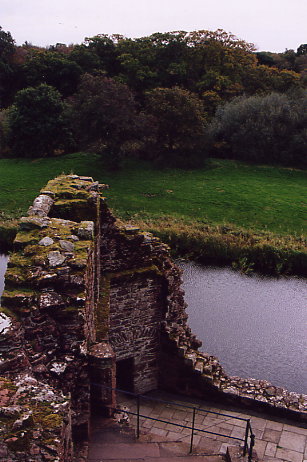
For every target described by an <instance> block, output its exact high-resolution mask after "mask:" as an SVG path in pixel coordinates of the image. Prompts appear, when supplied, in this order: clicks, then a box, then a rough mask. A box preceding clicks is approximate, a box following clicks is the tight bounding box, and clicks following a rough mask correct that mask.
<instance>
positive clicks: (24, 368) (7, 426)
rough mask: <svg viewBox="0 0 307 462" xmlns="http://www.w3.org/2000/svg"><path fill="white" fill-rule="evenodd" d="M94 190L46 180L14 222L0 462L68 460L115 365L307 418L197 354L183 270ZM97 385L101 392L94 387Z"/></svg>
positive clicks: (141, 385) (297, 402)
mask: <svg viewBox="0 0 307 462" xmlns="http://www.w3.org/2000/svg"><path fill="white" fill-rule="evenodd" d="M103 188H104V186H103V185H99V184H98V183H97V182H94V181H93V180H92V178H87V177H78V176H77V175H68V176H60V177H58V178H56V179H55V180H51V181H50V182H49V183H48V185H47V186H46V188H45V189H44V190H43V191H42V192H41V194H40V195H39V196H38V198H36V199H35V201H34V204H33V206H32V207H31V208H30V209H29V215H28V216H27V217H24V218H22V219H21V220H20V225H19V233H18V234H17V236H16V240H15V244H14V245H15V250H14V253H13V254H12V255H11V256H10V261H9V265H8V270H7V273H6V278H5V291H4V293H3V297H2V301H1V311H0V325H1V326H2V327H0V375H1V376H2V377H1V378H0V401H1V405H2V407H1V410H0V462H4V461H5V462H7V461H9V462H15V461H23V462H24V461H26V462H27V461H29V462H30V461H31V462H41V461H45V460H49V461H66V462H70V461H71V460H72V459H73V457H74V455H76V444H75V442H76V441H77V439H78V437H80V435H81V433H82V431H83V433H84V434H86V430H87V426H88V422H89V416H90V403H91V402H92V403H93V404H94V406H95V408H99V405H101V406H104V408H105V409H106V410H107V411H108V410H109V409H111V408H112V406H113V405H114V402H115V401H114V400H115V395H114V392H113V391H112V390H110V389H109V388H104V387H103V385H106V386H108V387H110V386H113V387H114V386H115V385H116V376H115V374H116V362H117V365H118V366H119V362H120V361H121V360H124V359H126V358H133V375H132V379H133V389H134V391H136V392H139V393H143V392H146V391H148V390H151V389H153V388H156V387H157V386H160V387H162V388H164V389H167V390H170V391H173V392H174V391H175V392H179V393H184V394H188V395H191V396H197V397H201V398H204V399H208V398H213V399H217V400H219V401H227V402H230V403H236V404H241V405H245V406H248V407H255V408H257V409H259V408H260V407H262V408H264V409H265V410H267V411H270V412H279V413H283V414H284V415H286V416H289V417H294V418H295V419H298V420H302V421H303V420H306V415H307V412H306V396H303V395H298V394H296V393H290V392H287V391H286V390H283V389H281V388H276V387H274V386H272V385H271V384H269V383H268V382H265V381H259V380H245V379H240V378H238V377H229V376H227V375H226V374H225V372H224V370H223V368H222V367H221V365H220V364H219V362H218V360H217V358H215V357H214V356H209V355H207V354H205V353H201V352H200V351H199V347H200V346H201V343H200V342H199V341H198V340H197V339H196V337H195V336H194V335H193V333H192V332H191V330H190V328H189V326H188V323H187V315H186V312H185V306H186V305H185V302H184V293H183V291H182V289H181V271H180V270H179V268H178V267H177V266H176V265H175V264H174V263H173V261H172V260H171V258H170V255H169V249H168V247H167V246H166V245H164V244H163V243H161V241H159V239H157V238H155V237H153V236H152V235H151V234H149V233H143V232H142V231H140V230H139V229H138V228H136V227H133V226H126V225H123V224H121V223H120V222H118V221H116V220H115V218H114V217H113V216H112V214H111V212H110V210H109V209H108V207H107V205H106V202H105V199H104V198H103V197H102V195H101V189H103ZM101 385H102V386H101Z"/></svg>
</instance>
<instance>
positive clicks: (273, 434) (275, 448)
mask: <svg viewBox="0 0 307 462" xmlns="http://www.w3.org/2000/svg"><path fill="white" fill-rule="evenodd" d="M148 396H152V397H155V398H160V399H162V400H167V401H169V400H171V401H176V403H178V404H184V405H186V406H187V405H188V406H192V407H193V406H195V407H196V409H197V412H196V418H195V426H197V428H198V429H202V430H206V431H209V432H213V433H220V434H223V435H227V437H225V436H216V435H213V434H208V433H202V432H196V434H195V436H194V448H193V453H198V454H200V453H201V454H205V453H206V454H209V453H210V451H212V452H211V453H212V454H224V453H225V451H226V447H227V446H229V445H242V441H240V440H234V439H231V438H229V437H236V438H244V434H245V425H246V424H245V422H244V421H240V420H236V419H234V417H240V418H244V419H248V418H250V419H251V425H252V429H253V432H254V434H255V436H256V444H255V449H256V451H257V455H258V458H259V460H261V461H264V462H281V461H287V462H303V461H305V462H307V428H302V427H300V426H295V423H294V422H289V421H286V420H285V419H274V420H272V419H273V418H270V417H269V416H267V415H262V416H261V414H257V415H251V414H247V413H246V412H243V411H242V410H238V409H236V410H235V411H234V410H231V411H228V410H222V409H220V408H217V407H214V406H212V405H211V404H209V405H208V403H207V405H204V402H200V401H198V400H191V399H189V400H186V399H185V398H182V397H178V396H174V395H169V394H165V393H161V392H155V393H154V394H151V395H148ZM119 401H120V403H121V404H126V405H127V406H128V407H129V409H130V410H131V411H135V410H136V404H135V403H134V402H133V401H131V400H127V398H123V397H121V398H120V400H119ZM200 408H201V409H202V411H200ZM208 411H213V412H216V413H217V414H216V415H215V414H210V413H208ZM140 413H141V414H143V415H147V416H150V417H156V418H158V419H160V420H164V421H165V422H157V421H154V420H150V419H144V418H141V419H140V424H141V431H142V433H147V434H151V435H156V436H157V437H158V436H159V437H160V438H165V439H166V440H171V441H181V442H185V443H189V442H190V435H191V430H189V429H184V428H180V427H176V426H175V425H173V424H171V423H167V422H172V423H178V424H181V425H187V426H190V425H191V422H192V410H191V411H190V410H189V409H186V408H184V407H181V406H179V405H175V404H172V405H170V404H165V403H161V402H156V401H151V400H146V401H144V402H143V401H142V402H141V407H140ZM223 413H224V414H228V416H229V415H230V416H231V417H226V416H223V415H222V414H223ZM130 420H131V425H135V423H136V418H135V417H134V416H130Z"/></svg>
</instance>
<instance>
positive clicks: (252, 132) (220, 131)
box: [209, 92, 307, 167]
mask: <svg viewBox="0 0 307 462" xmlns="http://www.w3.org/2000/svg"><path fill="white" fill-rule="evenodd" d="M306 103H307V92H299V93H296V94H292V95H282V94H277V93H271V94H269V95H265V96H260V95H259V96H252V97H240V98H237V99H234V100H233V101H231V102H230V103H228V104H226V105H224V106H220V107H219V109H218V110H217V112H216V117H215V119H214V120H213V122H212V124H211V127H210V130H209V131H210V133H211V135H212V136H213V140H214V142H215V143H216V144H215V145H216V147H220V149H218V150H217V155H222V156H227V157H228V156H230V157H233V158H236V159H243V160H247V161H252V162H269V163H279V164H285V165H294V166H298V167H304V166H305V165H306V147H307V132H306V123H307V116H306Z"/></svg>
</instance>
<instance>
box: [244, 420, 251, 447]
mask: <svg viewBox="0 0 307 462" xmlns="http://www.w3.org/2000/svg"><path fill="white" fill-rule="evenodd" d="M249 427H250V419H248V420H247V422H246V429H245V438H244V448H243V456H246V453H247V447H248V446H247V444H248V432H249Z"/></svg>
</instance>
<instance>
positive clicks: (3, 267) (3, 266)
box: [0, 253, 8, 297]
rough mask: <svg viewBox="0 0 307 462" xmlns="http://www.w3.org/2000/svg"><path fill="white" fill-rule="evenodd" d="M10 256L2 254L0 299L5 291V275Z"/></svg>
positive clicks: (0, 262) (0, 260) (0, 259)
mask: <svg viewBox="0 0 307 462" xmlns="http://www.w3.org/2000/svg"><path fill="white" fill-rule="evenodd" d="M7 261H8V256H7V255H3V254H1V253H0V297H1V295H2V292H3V289H4V273H5V271H6V267H7Z"/></svg>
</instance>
